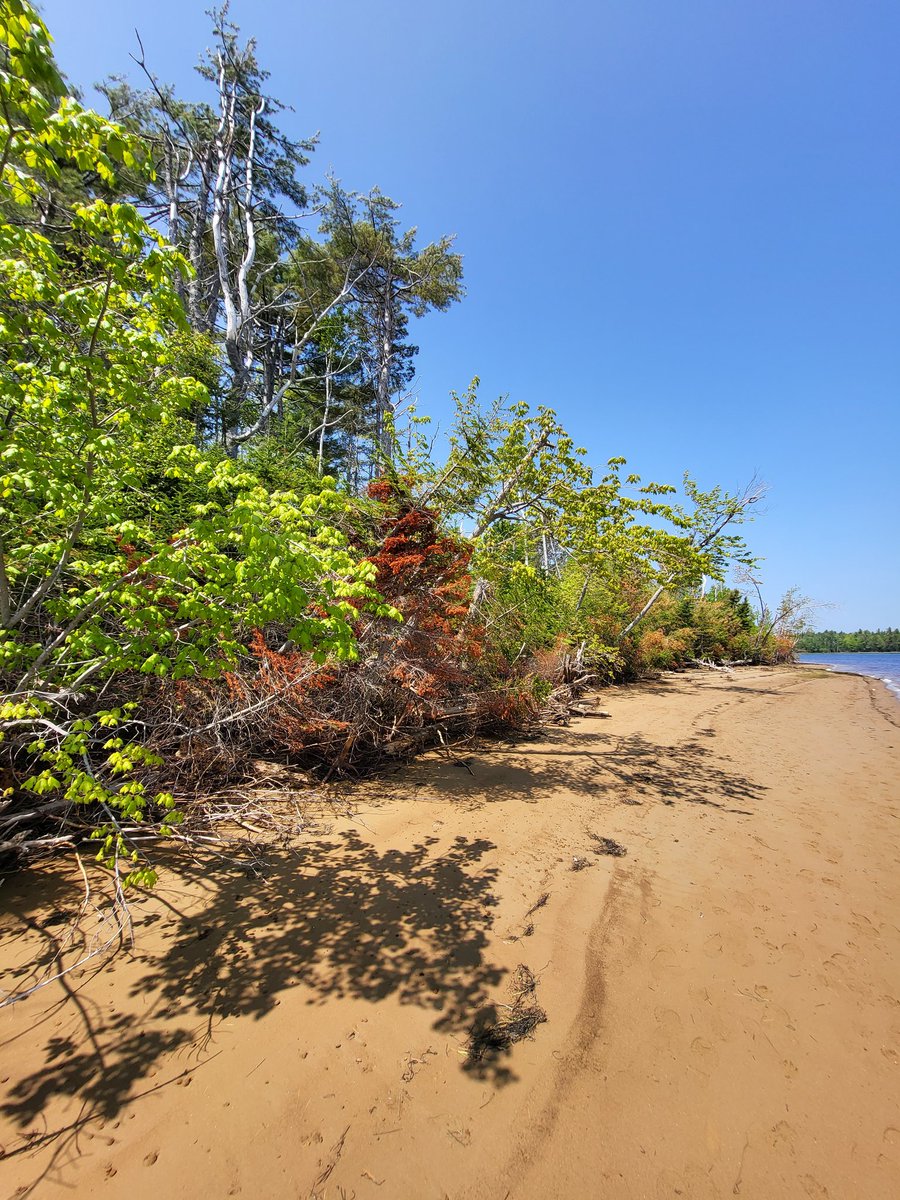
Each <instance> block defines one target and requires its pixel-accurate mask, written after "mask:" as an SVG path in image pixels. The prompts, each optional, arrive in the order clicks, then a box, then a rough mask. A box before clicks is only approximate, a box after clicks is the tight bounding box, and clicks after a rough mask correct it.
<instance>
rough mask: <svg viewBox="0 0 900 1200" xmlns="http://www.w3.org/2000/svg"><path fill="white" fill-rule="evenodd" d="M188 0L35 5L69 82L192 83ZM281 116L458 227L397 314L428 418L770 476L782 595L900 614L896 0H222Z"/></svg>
mask: <svg viewBox="0 0 900 1200" xmlns="http://www.w3.org/2000/svg"><path fill="white" fill-rule="evenodd" d="M205 7H207V4H206V3H205V2H204V0H178V2H177V3H176V2H174V0H156V2H155V3H154V4H153V5H152V6H151V5H148V4H147V3H146V0H141V2H140V3H136V2H134V0H116V2H115V3H113V2H112V0H44V4H43V12H44V15H45V17H46V19H47V21H48V24H49V26H50V29H51V32H52V33H53V34H54V36H55V38H56V49H57V55H58V58H59V61H60V63H61V65H62V66H63V68H64V69H65V70H66V71H67V73H68V74H69V76H70V78H71V79H72V80H73V82H75V83H77V84H79V85H80V86H83V87H86V86H87V85H89V84H90V83H92V82H94V81H96V80H98V79H100V78H102V77H103V76H105V75H107V74H111V73H115V72H119V73H128V72H129V68H130V70H131V73H133V75H134V77H135V78H137V74H136V68H134V66H133V64H132V63H131V62H130V59H129V54H130V53H132V52H134V50H135V47H136V40H135V35H134V29H135V27H137V28H138V29H139V30H140V32H141V36H142V38H143V41H144V45H145V48H146V51H147V56H148V60H149V61H150V63H151V64H152V66H153V67H154V69H155V71H156V73H157V74H158V75H159V76H160V77H161V78H163V79H165V80H168V81H171V82H173V83H175V84H176V85H178V87H179V88H180V89H182V90H183V91H184V92H185V93H186V94H190V95H195V96H197V97H199V96H200V95H201V94H202V87H203V84H202V81H200V80H199V79H198V78H197V77H196V76H194V75H193V73H192V69H191V68H192V67H193V64H194V63H195V62H196V59H197V55H198V53H199V51H200V50H201V49H202V48H203V47H204V46H205V45H206V44H207V42H208V40H209V38H208V22H207V19H206V17H205V16H204V12H203V9H204V8H205ZM232 15H233V17H234V18H235V19H236V20H237V21H238V23H239V24H240V25H241V27H242V29H243V30H244V32H245V33H247V34H252V35H254V36H255V37H256V38H257V40H258V43H259V54H260V59H261V61H262V62H263V64H264V65H266V66H267V67H268V68H269V70H270V71H271V73H272V80H271V86H272V91H273V92H274V94H276V95H278V96H280V97H281V98H282V99H283V100H285V101H288V102H289V103H291V104H292V105H293V106H294V108H295V110H296V112H295V113H293V114H286V121H285V123H286V125H289V126H290V129H291V131H292V132H296V133H297V134H298V135H300V134H308V133H310V132H313V131H315V130H320V131H321V141H320V146H319V149H318V151H317V152H316V154H315V155H314V158H313V162H312V164H311V166H310V167H309V168H307V172H306V173H307V178H308V180H309V182H310V183H314V182H317V181H318V180H320V179H321V178H323V177H324V175H325V173H326V172H327V171H328V170H334V171H335V173H336V174H337V175H338V176H339V177H340V178H341V179H342V180H343V182H344V183H345V184H346V185H347V186H348V187H351V188H356V189H360V190H365V189H368V188H369V187H370V186H372V185H375V184H377V185H378V186H379V187H381V189H382V190H383V191H385V192H386V193H387V194H389V195H391V196H393V197H394V198H395V199H397V200H400V201H402V202H403V206H404V208H403V214H402V215H403V216H404V217H405V218H406V220H407V222H408V223H409V224H410V225H417V226H418V227H419V230H420V232H421V236H422V238H423V239H429V240H430V239H432V238H435V237H437V236H439V235H441V234H443V233H456V234H457V236H458V241H457V247H458V249H459V250H460V251H461V252H462V253H463V255H464V256H465V273H466V286H467V289H468V296H467V298H466V299H465V300H464V301H463V303H462V304H460V305H457V306H456V307H455V308H454V309H453V310H452V311H451V312H449V313H447V314H440V315H435V316H431V317H428V318H425V319H424V320H423V321H421V322H420V323H419V324H418V326H417V327H416V328H415V330H414V337H415V340H416V341H417V342H418V343H419V345H420V347H421V353H420V355H419V359H418V368H419V376H420V378H419V391H420V407H421V409H422V410H423V411H427V412H430V413H432V414H434V415H435V417H437V418H440V417H441V416H442V415H443V414H446V412H447V408H448V406H447V394H448V392H449V391H450V390H451V389H452V388H455V389H457V390H462V389H464V388H465V386H466V385H467V383H468V381H469V379H470V378H471V377H472V376H473V375H479V376H480V377H481V379H482V392H483V394H484V396H485V397H486V398H488V397H490V396H493V395H496V394H505V393H509V394H510V396H511V397H512V398H513V399H516V400H519V399H523V400H527V401H529V402H530V403H532V404H535V405H536V404H547V405H550V406H551V407H553V408H555V409H556V410H557V412H558V413H559V414H560V416H561V418H562V419H563V421H564V423H565V424H566V425H567V426H568V427H569V428H570V429H571V431H572V433H573V434H574V436H575V438H576V440H577V441H578V442H580V443H581V444H583V445H586V446H587V447H588V448H589V450H590V453H591V456H592V460H593V461H594V462H596V463H598V464H602V463H603V462H605V460H606V459H607V458H609V457H610V456H612V455H617V454H623V455H625V456H626V457H627V459H628V462H629V467H630V468H632V469H634V470H636V471H638V472H640V473H641V474H642V475H643V476H644V477H645V478H648V479H650V478H652V479H656V480H663V481H672V482H678V481H679V479H680V476H681V474H682V472H683V471H684V470H686V469H687V470H690V471H691V472H692V474H694V475H695V476H696V477H697V478H698V479H699V481H700V482H701V484H702V485H703V486H710V485H712V484H714V483H722V484H724V485H726V486H728V487H731V488H737V487H739V486H741V485H742V484H743V483H745V482H746V481H747V480H748V479H749V478H750V477H751V476H752V475H753V474H754V472H758V474H760V475H761V476H762V477H763V478H764V479H765V480H766V481H767V482H768V484H769V486H770V492H769V495H768V498H767V500H766V502H765V504H764V511H763V512H762V513H760V515H759V516H758V518H757V521H756V523H755V525H753V526H751V527H750V530H749V539H750V542H751V545H752V546H753V548H754V550H755V551H756V552H757V553H758V554H759V555H761V556H762V557H763V558H764V559H765V563H764V566H763V571H764V576H765V581H766V592H767V595H768V596H769V597H771V598H777V596H778V595H779V594H780V593H781V592H782V591H784V590H785V588H787V587H788V586H790V585H792V584H796V585H798V586H799V587H800V588H801V589H802V590H803V591H804V592H805V593H807V594H809V595H811V596H813V597H815V598H816V599H817V600H820V601H823V602H828V603H830V604H832V605H833V606H834V607H833V608H831V609H827V610H823V611H822V612H821V613H820V614H819V617H818V621H817V623H818V624H819V625H820V626H837V627H839V628H857V627H859V626H862V627H877V626H885V625H889V624H891V625H898V624H900V536H898V515H900V513H898V508H900V505H898V498H897V497H898V487H897V478H896V473H897V464H898V462H900V444H898V434H900V416H898V404H897V399H898V386H900V337H898V334H900V140H898V137H897V117H898V113H900V71H898V70H897V66H896V54H897V47H898V45H900V6H898V5H897V4H896V0H853V2H852V3H851V2H850V0H706V2H701V0H680V2H679V3H678V4H673V3H672V2H671V0H618V2H615V3H613V2H610V0H595V2H593V3H582V2H581V0H574V2H573V0H570V2H569V3H567V4H559V3H557V4H550V3H546V2H537V0H518V2H516V3H512V2H510V0H482V2H481V3H474V2H472V0H457V2H456V3H454V4H436V3H431V2H430V0H419V2H418V3H413V2H412V0H381V3H378V4H375V3H371V2H369V3H361V2H358V0H332V2H330V3H324V2H322V0H308V2H306V3H303V2H298V0H291V2H290V3H288V2H287V0H256V3H255V4H254V3H249V2H247V0H234V3H233V4H232Z"/></svg>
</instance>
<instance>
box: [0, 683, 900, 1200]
mask: <svg viewBox="0 0 900 1200" xmlns="http://www.w3.org/2000/svg"><path fill="white" fill-rule="evenodd" d="M600 702H601V703H602V705H603V707H604V708H605V709H606V710H607V711H608V712H609V713H610V716H609V717H608V718H586V719H583V720H578V721H575V722H573V724H572V725H571V726H570V727H569V728H566V729H558V730H553V731H550V732H547V733H546V734H543V735H541V737H540V738H539V739H534V740H529V741H524V742H520V743H518V744H517V745H497V744H494V745H488V746H485V745H481V746H480V747H479V748H478V749H477V750H476V749H471V748H470V749H468V750H466V751H464V752H461V753H462V754H463V759H462V761H459V760H457V761H453V760H449V759H447V758H441V757H440V756H432V757H429V758H427V759H424V760H421V761H419V762H418V763H416V764H414V765H413V766H412V767H410V768H408V769H406V770H404V771H403V772H401V773H399V774H396V775H394V776H391V777H389V778H388V779H386V780H381V781H379V782H378V783H377V784H375V785H370V786H367V787H366V788H364V789H361V790H360V791H358V792H356V793H354V799H353V802H352V804H350V805H349V806H348V805H347V804H346V803H344V804H343V805H342V806H341V807H340V808H339V809H338V808H335V806H333V805H332V806H329V805H324V806H322V807H320V808H319V809H316V810H312V809H311V810H310V813H309V816H310V827H309V829H308V831H307V833H306V834H305V835H304V836H303V837H302V838H301V839H300V840H299V841H298V842H297V843H296V844H295V845H292V846H288V847H283V848H272V849H271V850H270V851H269V852H268V853H267V856H266V866H265V871H264V874H263V875H262V877H260V878H252V877H248V876H247V873H246V872H245V871H244V870H242V869H241V868H240V867H239V866H237V865H227V864H223V865H221V866H219V867H218V868H215V869H210V870H209V871H208V872H207V873H206V875H205V876H203V877H201V878H198V877H197V871H196V868H194V867H191V866H190V865H189V864H188V863H186V862H185V861H183V860H182V861H181V862H180V863H174V864H171V865H169V866H167V868H166V872H165V875H164V878H163V881H162V882H161V883H160V885H159V887H158V889H157V891H156V893H155V895H153V896H152V897H150V898H147V899H142V900H141V901H140V902H139V903H138V904H137V905H136V909H135V923H136V928H135V936H136V943H135V948H134V950H133V951H123V952H122V953H120V954H119V956H118V957H117V958H116V959H115V961H114V962H113V963H112V965H111V966H109V967H107V968H106V969H103V970H94V967H95V966H96V965H97V964H89V965H88V966H87V968H86V969H84V970H83V971H82V972H80V973H78V974H76V975H72V976H69V977H68V978H67V979H65V980H63V981H62V982H61V983H57V984H53V985H51V986H50V987H47V988H45V989H43V990H42V991H40V992H37V993H35V995H34V996H32V997H31V998H30V999H28V1000H26V1001H23V1002H21V1003H19V1004H16V1005H14V1006H12V1007H11V1008H6V1009H4V1010H2V1011H0V1043H2V1049H0V1078H2V1097H0V1146H2V1147H3V1150H4V1152H5V1153H4V1157H3V1158H2V1159H0V1197H7V1196H10V1197H11V1196H25V1195H35V1196H38V1197H48V1198H50V1197H61V1196H67V1197H71V1196H78V1197H80V1196H88V1195H90V1196H99V1197H109V1198H110V1200H112V1198H115V1197H120V1196H121V1197H128V1198H129V1200H149V1198H152V1200H158V1197H161V1196H162V1197H166V1200H178V1198H181V1197H184V1198H185V1200H187V1198H190V1200H194V1198H200V1197H202V1198H204V1200H206V1198H209V1200H218V1198H219V1197H226V1196H244V1197H247V1198H248V1200H250V1198H252V1200H267V1198H273V1200H274V1198H276V1197H277V1198H281V1197H292V1198H293V1197H298V1198H302V1200H308V1198H312V1197H322V1198H327V1200H342V1198H346V1200H351V1198H358V1200H364V1198H369V1197H372V1198H378V1200H386V1198H388V1197H390V1198H405V1200H409V1198H413V1200H418V1198H422V1200H425V1198H429V1200H430V1198H432V1197H433V1198H435V1200H443V1198H445V1197H446V1198H451V1200H494V1198H497V1200H505V1198H507V1197H508V1198H509V1200H548V1198H551V1197H565V1198H566V1200H572V1198H581V1197H591V1198H595V1197H596V1198H607V1197H609V1198H615V1200H629V1198H632V1197H634V1198H637V1197H650V1198H657V1197H659V1198H668V1197H677V1196H683V1197H688V1198H690V1200H704V1198H706V1197H732V1196H739V1197H742V1198H743V1200H757V1198H758V1200H776V1198H779V1197H791V1198H794V1197H799V1198H800V1200H804V1198H805V1197H810V1198H812V1200H823V1198H825V1197H829V1198H830V1200H840V1198H847V1200H857V1198H862V1197H865V1198H866V1200H878V1198H880V1197H884V1198H888V1197H890V1198H892V1200H893V1198H895V1197H896V1196H898V1195H900V872H898V861H900V821H898V816H900V786H898V766H900V705H898V704H897V703H896V701H895V700H893V699H892V698H891V697H890V695H889V694H888V693H887V692H886V690H885V689H884V688H883V687H882V685H881V684H880V683H878V682H876V681H872V680H866V679H863V678H861V677H856V676H849V675H825V674H824V673H823V672H821V671H818V670H816V669H808V670H802V669H793V670H792V669H780V670H756V669H752V670H751V669H747V670H741V671H738V672H736V673H735V674H734V675H733V676H726V675H723V674H719V673H715V674H713V673H709V674H705V673H691V674H689V675H683V676H672V677H668V678H665V679H663V680H662V681H660V682H658V683H654V684H649V685H644V686H641V687H637V688H631V689H629V688H617V689H612V690H610V691H608V692H604V693H603V694H602V697H601V701H600ZM595 838H609V839H613V841H614V842H615V843H618V844H619V845H621V846H622V847H623V848H625V849H626V850H627V853H626V854H624V855H623V856H620V857H615V856H611V855H609V854H606V853H602V852H601V851H602V849H603V847H602V846H601V844H600V843H598V842H597V841H596V840H595ZM574 860H578V862H577V864H576V863H575V861H574ZM576 865H577V866H578V867H579V868H580V869H573V867H574V866H576ZM80 892H81V883H80V878H79V877H78V875H77V873H71V874H70V873H66V872H62V871H60V870H58V869H54V870H52V871H46V872H44V874H43V875H42V877H41V878H40V879H39V880H38V881H37V882H35V881H28V880H25V879H22V878H16V879H12V880H7V881H6V883H5V884H4V885H3V886H2V888H0V905H2V908H3V915H2V923H0V968H2V971H3V975H2V978H0V986H2V987H5V988H12V987H18V986H21V985H22V984H23V983H24V982H26V981H27V979H28V976H27V974H25V973H22V964H25V963H27V962H28V961H31V960H33V959H34V957H35V955H40V954H43V955H45V956H46V955H47V954H48V953H52V948H53V945H54V942H55V940H58V939H59V938H60V937H61V936H62V935H63V934H64V932H65V929H66V920H67V916H66V915H67V914H70V913H71V912H73V911H74V910H75V909H76V908H77V905H78V902H79V899H80ZM48 901H49V906H48ZM520 964H521V965H522V966H524V967H526V968H527V969H528V973H526V972H522V971H518V973H517V968H519V966H520ZM523 981H524V983H525V984H528V983H529V982H530V981H533V984H534V987H533V990H530V989H529V988H528V987H526V988H525V994H524V995H522V994H521V993H522V989H523ZM517 983H518V992H519V994H518V996H517V991H516V985H517ZM538 1009H539V1010H542V1011H543V1013H544V1014H545V1015H546V1020H545V1021H543V1022H541V1023H538V1024H536V1025H535V1026H534V1028H533V1029H532V1031H531V1033H530V1035H529V1036H526V1037H524V1038H523V1039H522V1040H520V1041H518V1042H515V1043H514V1044H512V1045H509V1046H506V1047H504V1046H503V1045H502V1044H501V1045H499V1046H496V1047H494V1048H493V1049H492V1048H491V1046H490V1044H488V1046H487V1048H486V1049H484V1038H483V1037H482V1041H481V1043H479V1044H480V1045H481V1046H482V1049H484V1053H482V1054H478V1053H476V1054H473V1053H472V1051H471V1043H470V1033H471V1030H472V1029H473V1027H474V1028H475V1029H476V1030H480V1031H482V1034H483V1033H484V1031H485V1030H490V1029H491V1028H496V1026H497V1025H498V1024H500V1025H502V1024H504V1023H508V1022H509V1021H510V1020H512V1019H514V1018H516V1017H520V1016H521V1015H522V1013H523V1012H526V1013H527V1012H531V1014H532V1020H531V1021H530V1022H528V1021H526V1022H525V1025H526V1027H527V1025H528V1024H533V1023H534V1019H536V1016H537V1015H539V1013H538V1012H537V1010H538ZM501 1040H502V1039H501ZM488 1042H490V1039H488Z"/></svg>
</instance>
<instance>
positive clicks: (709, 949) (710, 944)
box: [703, 933, 722, 958]
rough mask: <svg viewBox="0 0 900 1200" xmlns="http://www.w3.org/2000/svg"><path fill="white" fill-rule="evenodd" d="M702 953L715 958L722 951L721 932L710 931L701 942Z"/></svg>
mask: <svg viewBox="0 0 900 1200" xmlns="http://www.w3.org/2000/svg"><path fill="white" fill-rule="evenodd" d="M703 953H704V954H705V955H706V957H707V958H717V957H718V956H719V955H720V954H721V953H722V935H721V933H711V934H710V935H709V937H708V938H707V939H706V941H705V942H704V943H703Z"/></svg>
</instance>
